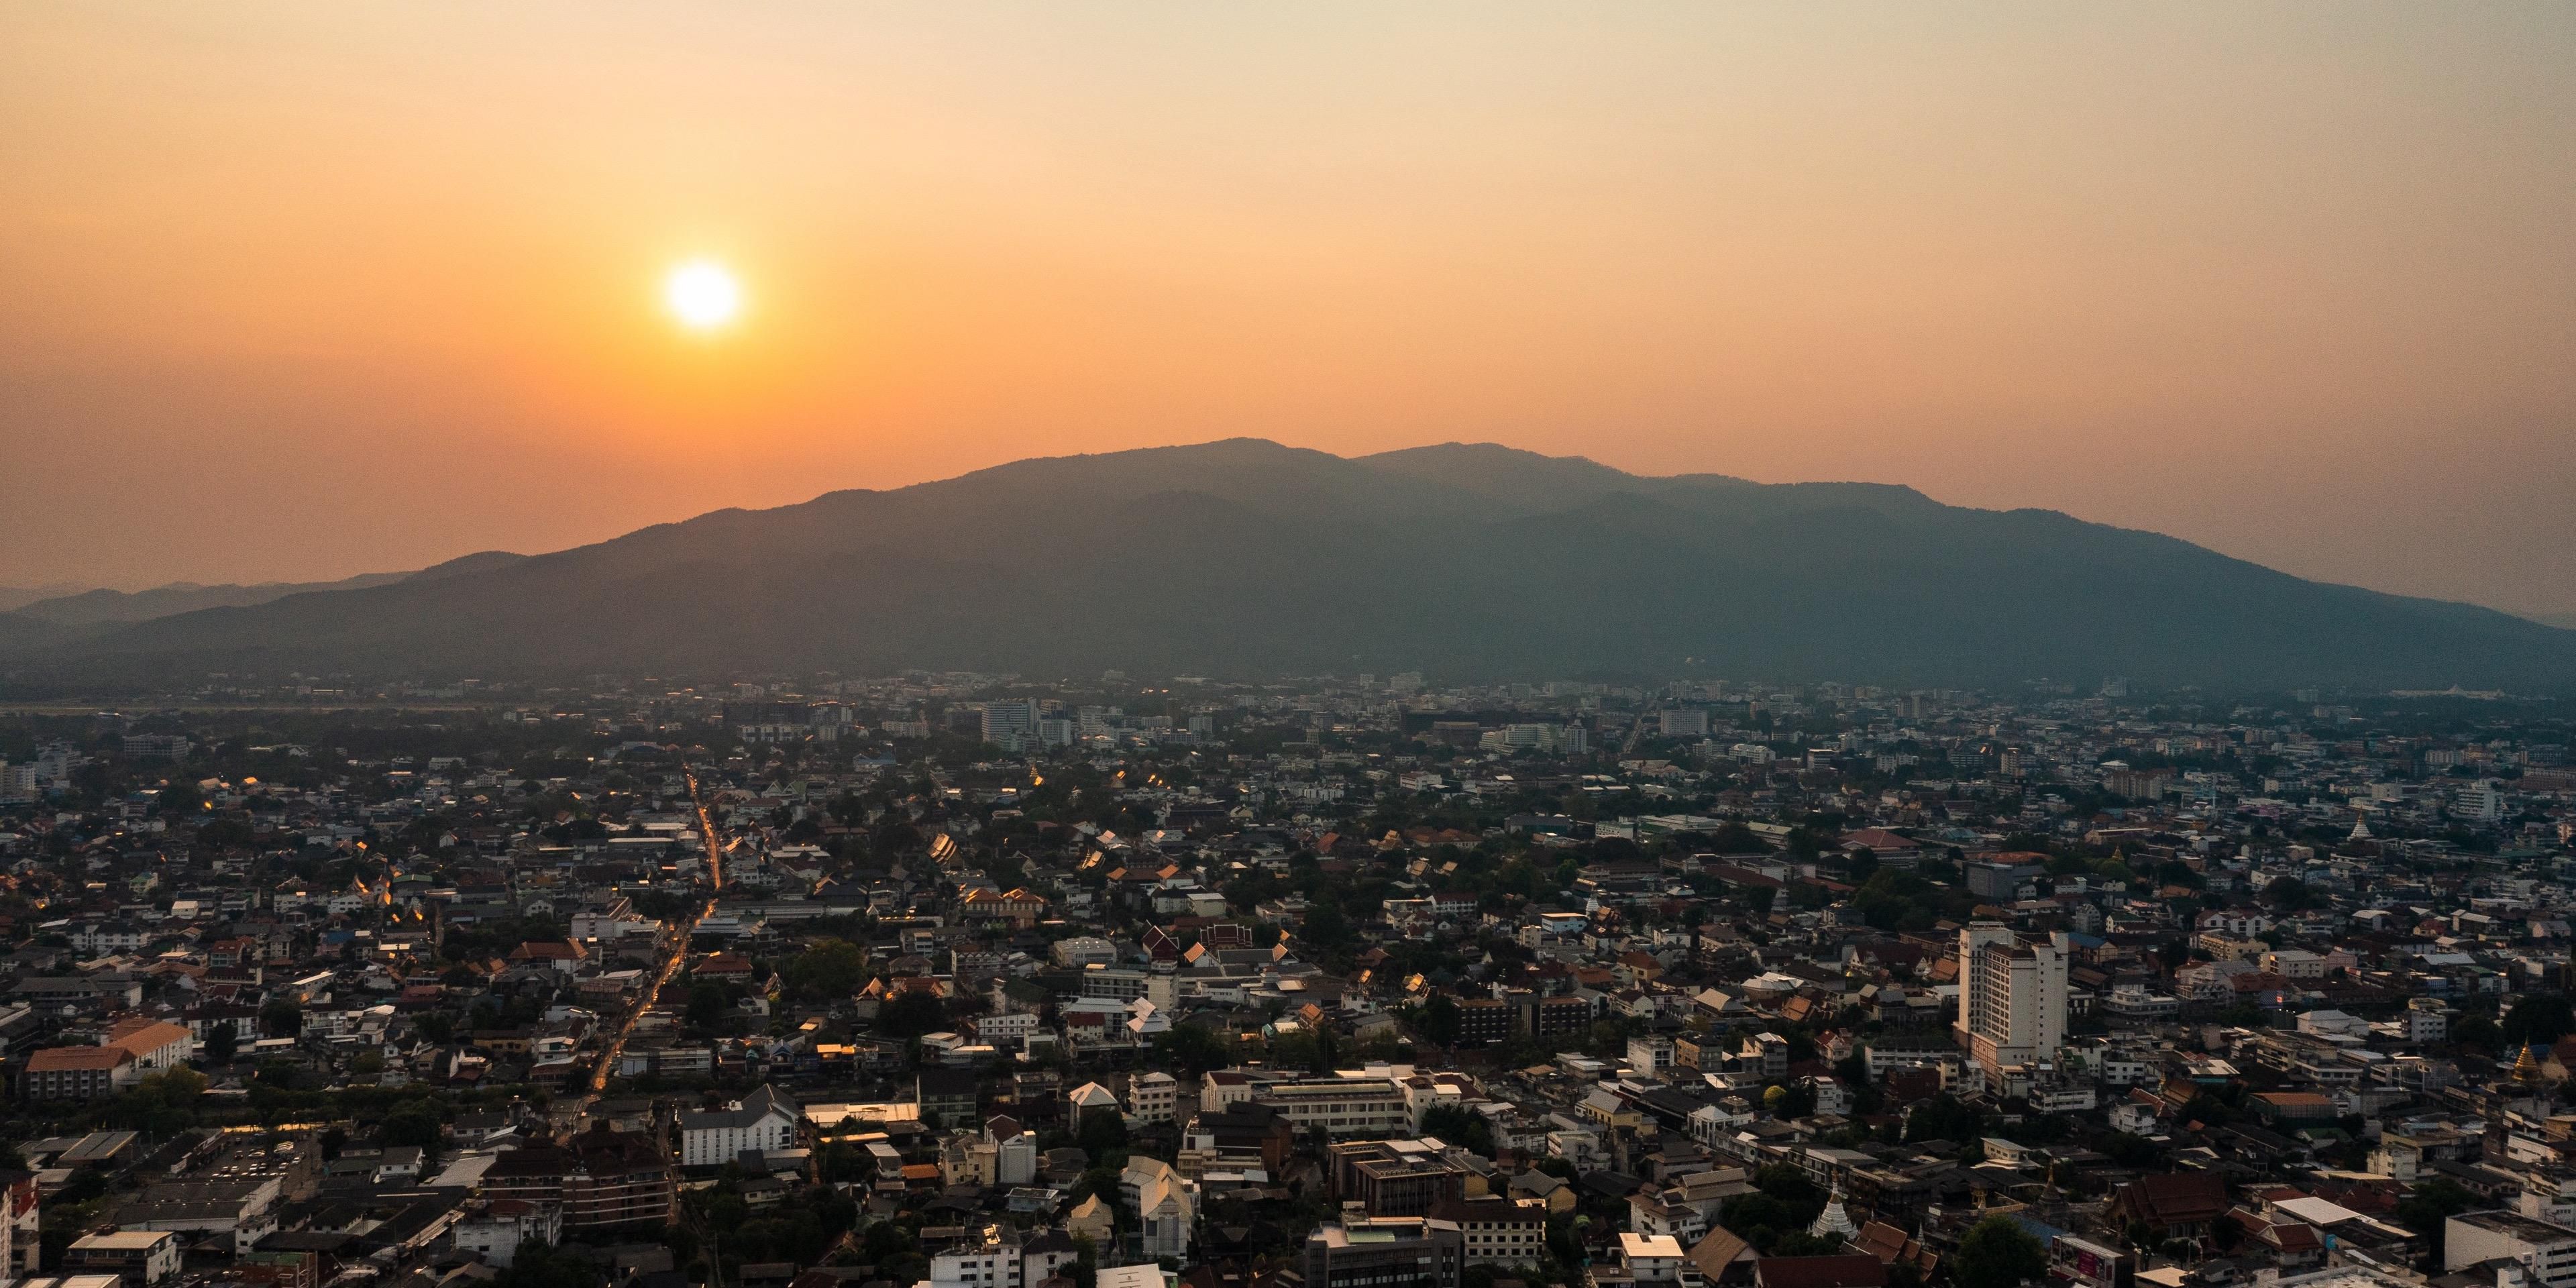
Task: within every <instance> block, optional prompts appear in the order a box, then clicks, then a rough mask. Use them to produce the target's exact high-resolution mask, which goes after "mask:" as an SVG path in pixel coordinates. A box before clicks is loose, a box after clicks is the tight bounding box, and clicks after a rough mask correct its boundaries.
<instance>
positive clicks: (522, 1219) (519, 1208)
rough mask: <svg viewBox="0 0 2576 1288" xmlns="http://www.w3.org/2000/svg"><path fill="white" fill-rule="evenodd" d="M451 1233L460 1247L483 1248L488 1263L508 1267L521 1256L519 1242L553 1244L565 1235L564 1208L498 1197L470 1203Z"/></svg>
mask: <svg viewBox="0 0 2576 1288" xmlns="http://www.w3.org/2000/svg"><path fill="white" fill-rule="evenodd" d="M449 1233H450V1236H451V1237H452V1238H453V1239H454V1240H455V1243H456V1250H457V1251H459V1252H479V1253H481V1254H482V1255H483V1261H484V1264H486V1265H493V1266H502V1267H507V1266H508V1265H509V1264H510V1263H511V1262H512V1261H513V1260H515V1259H516V1258H517V1257H518V1255H519V1245H521V1244H528V1243H532V1244H539V1245H542V1246H544V1247H549V1248H551V1247H553V1246H554V1245H555V1243H556V1242H557V1241H558V1240H560V1239H562V1238H563V1209H562V1208H559V1207H557V1206H555V1205H554V1204H552V1203H529V1202H526V1201H524V1200H521V1199H494V1200H492V1201H490V1202H488V1203H477V1204H474V1205H472V1206H471V1207H468V1208H467V1209H466V1210H465V1215H463V1216H462V1217H459V1218H458V1219H457V1222H456V1224H455V1225H454V1226H453V1227H451V1229H450V1231H449Z"/></svg>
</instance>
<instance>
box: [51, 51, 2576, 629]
mask: <svg viewBox="0 0 2576 1288" xmlns="http://www.w3.org/2000/svg"><path fill="white" fill-rule="evenodd" d="M2571 68H2576V5H2569V4H2566V3H2563V0H2552V2H2551V3H2533V4H2511V3H2505V4H2479V5H2423V4H2403V5H2401V4H2387V5H2370V4H2359V3H2335V4H2313V5H2303V4H2255V5H2246V4H2242V3H2233V2H2231V3H2224V4H2209V5H2187V4H2170V5H2169V4H2157V5H2128V6H2108V5H2066V4H2063V3H2033V4H2029V5H1937V6H1926V5H1916V4H1901V5H1898V4H1891V5H1885V6H1865V5H1814V4H1806V3H1797V4H1781V5H1777V6H1768V7H1765V6H1751V5H1746V6H1738V5H1686V4H1633V5H1617V6H1607V5H1574V4H1561V5H1548V6H1517V5H1497V4H1492V3H1476V4H1460V5H1455V6H1439V5H1430V4H1405V5H1385V4H1378V3H1369V4H1358V3H1354V4H1348V5H1332V4H1303V3H1301V4H1295V5H1275V6H1252V5H1204V4H1195V5H1183V4H1172V5H1136V4H1116V3H1102V4H1081V5H1029V6H1024V7H1022V6H1008V7H1006V6H988V5H975V4H962V5H960V4H944V3H943V4H916V5H852V4H839V3H834V4H820V3H817V4H812V5H792V4H764V5H758V6H720V5H712V4H708V5H690V6H678V5H671V6H664V5H652V4H645V5H636V4H626V3H621V4H616V5H598V4H591V5H573V4H537V5H526V4H517V3H513V4H506V5H504V4H491V5H476V4H460V3H446V2H442V3H436V4H429V3H422V4H390V3H389V4H366V5H351V4H346V3H340V2H336V0H335V2H332V3H314V4H309V5H282V4H262V3H222V4H211V3H210V4H191V3H180V2H177V0H154V2H153V3H150V4H143V5H122V6H118V5H70V4H47V3H26V4H14V5H9V6H6V7H5V8H0V480H5V483H0V585H26V584H37V583H51V582H62V581H70V582H80V583H84V584H112V585H120V586H126V587H139V586H142V585H147V584H153V583H159V582H164V581H170V580H174V579H182V578H184V579H191V580H197V581H255V580H269V579H296V580H303V579H317V578H326V577H338V576H345V575H349V574H352V573H357V572H364V571H379V570H386V569H394V568H404V567H415V566H419V565H423V564H426V563H430V562H434V561H437V560H440V559H444V558H448V557H452V556H455V555H459V554H463V553H467V552H469V551H474V550H480V549H490V548H505V549H513V550H521V551H538V550H546V549H555V548H560V547H563V546H566V545H572V544H577V543H580V542H584V541H591V540H597V539H600V538H603V537H607V536H611V535H614V534H616V533H619V532H622V531H626V530H628V529H631V528H634V527H638V526H641V525H643V524H646V523H652V522H658V521H662V520H668V519H675V518H681V517H685V516H687V515H691V514H695V513H699V512H702V511H705V510H708V509H712V508H716V507H720V506H727V505H747V506H759V505H776V504H781V503H785V502H790V501H797V500H802V499H805V498H807V497H810V496H812V495H814V494H815V493H817V492H821V491H826V490H830V489H833V488H841V487H884V486H893V485H900V484H905V483H912V482H918V481H922V480H925V479H932V478H939V477H944V476H947V475H951V474H956V473H960V472H963V471H965V470H969V469H973V468H977V467H981V466H986V465H992V464H997V463H1000V462H1003V461H1007V460H1012V459H1016V458H1019V457H1023V456H1031V455H1045V454H1057V453H1064V452H1076V451H1102V450H1111V449H1118V448H1127V447H1137V446H1146V445H1154V444H1167V443H1180V442H1194V441H1200V440H1205V439H1210V438H1220V437H1228V436H1233V435H1242V434H1250V435H1260V436H1264V437H1270V438H1276V439H1279V440H1281V441H1283V442H1288V443H1292V444H1298V445H1303V446H1312V447H1318V448H1322V449H1325V450H1328V451H1333V452H1338V453H1343V454H1356V453H1364V452H1371V451H1379V450H1384V449H1388V448H1394V447H1404V446H1412V445H1417V444H1423V443H1434V442H1442V441H1447V440H1453V439H1464V440H1492V441H1497V442H1503V443H1508V444H1511V445H1514V446H1519V447H1526V448H1531V449H1534V450H1538V451H1543V452H1549V453H1555V454H1580V455H1585V456H1590V457H1593V458H1595V459H1597V460H1600V461H1603V462H1605V463H1608V464H1611V465H1615V466H1618V467H1621V468H1623V469H1629V470H1635V471H1639V472H1647V473H1672V472H1680V471H1713V472H1720V473H1727V474H1735V475H1741V476H1744V477H1748V478H1753V479H1759V480H1764V481H1787V480H1801V479H1869V480H1878V481H1886V482H1898V483H1907V484H1911V485H1914V486H1916V487H1918V488H1920V489H1922V490H1923V491H1925V492H1926V493H1929V494H1930V495H1932V496H1934V497H1936V498H1938V499H1940V500H1943V501H1948V502H1953V503H1957V504H1966V505H1977V506H1987V507H1998V508H2003V507H2017V506H2039V507H2048V508H2055V509H2062V510H2066V511H2068V512H2070V513H2073V514H2076V515H2078V516H2081V517H2084V518H2088V519H2094V520H2099V521H2103V522H2109V523H2116V524H2121V525H2124V526H2131V527H2143V528H2153V529H2156V530H2159V531H2164V532H2169V533H2172V534H2174V535H2177V536H2181V537H2184V538H2187V539H2190V540H2193V541H2197V542H2201V543H2203V544H2206V545H2209V546H2212V547H2214V548H2216V549H2219V550H2222V551H2225V552H2227V553H2230V554H2234V555H2239V556H2243V557H2246V558H2250V559H2255V560H2259V561H2261V562H2264V563H2268V564H2272V565H2274V566H2277V567H2280V568H2284V569H2287V570H2289V571H2292V572H2296V573H2299V574H2302V575H2306V576H2313V577H2320V578H2326V579H2330V580H2336V581H2348V582H2355V583H2359V584H2363V585H2367V586H2371V587H2374V588H2377V589H2382V590H2391V591H2399V592H2405V593H2411V594H2425V595H2434V596H2439V597H2442V598H2454V599H2467V600H2472V601H2475V602H2480V603H2486V604H2491V605H2494V606H2496V607H2500V608H2506V609H2509V610H2513V611H2519V612H2528V613H2564V612H2576V74H2571V71H2570V69H2571ZM695 260H705V261H708V262H710V263H712V264H715V265H720V266H722V268H723V269H725V270H726V271H728V272H729V273H730V274H731V276H732V279H733V280H734V281H735V282H737V283H738V285H739V288H740V292H741V299H740V312H739V314H738V315H733V316H731V317H730V320H729V321H725V322H722V323H721V324H718V325H712V326H710V327H709V328H707V329H703V330H700V329H692V328H691V327H688V326H685V325H682V324H681V323H680V321H679V320H678V319H677V318H675V316H674V315H673V313H672V312H671V310H670V309H669V308H667V307H666V301H665V299H664V289H665V284H666V278H667V276H668V275H669V274H670V273H671V272H672V270H673V269H674V268H675V266H678V265H681V264H683V263H685V262H689V261H695ZM1064 503H1065V504H1066V505H1068V506H1075V505H1079V504H1080V503H1081V499H1080V498H1078V497H1067V498H1065V499H1064Z"/></svg>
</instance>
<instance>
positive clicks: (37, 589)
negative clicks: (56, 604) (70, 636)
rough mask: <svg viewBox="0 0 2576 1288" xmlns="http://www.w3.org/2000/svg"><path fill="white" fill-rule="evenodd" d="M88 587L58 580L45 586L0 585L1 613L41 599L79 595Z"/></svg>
mask: <svg viewBox="0 0 2576 1288" xmlns="http://www.w3.org/2000/svg"><path fill="white" fill-rule="evenodd" d="M85 589H88V588H87V587H85V586H82V585H80V584H79V583H77V582H66V581H58V582H54V583H52V584H50V585H44V586H0V613H6V612H11V611H14V610H16V609H19V608H24V607H26V606H27V605H29V604H32V603H35V602H36V601H37V600H40V599H54V598H57V597H59V596H63V595H77V594H79V593H80V592H81V591H83V590H85Z"/></svg>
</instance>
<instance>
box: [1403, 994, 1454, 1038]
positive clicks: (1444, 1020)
mask: <svg viewBox="0 0 2576 1288" xmlns="http://www.w3.org/2000/svg"><path fill="white" fill-rule="evenodd" d="M1462 1023H1463V1021H1462V1020H1461V1019H1460V1017H1459V1014H1458V1004H1457V1003H1456V1002H1454V1001H1451V1000H1450V998H1449V995H1448V994H1446V993H1437V994H1434V995H1433V996H1432V998H1431V1000H1430V1001H1428V1002H1425V1003H1423V1004H1422V1009H1421V1010H1419V1011H1417V1012H1415V1013H1414V1016H1413V1031H1414V1032H1416V1033H1418V1034H1420V1035H1422V1040H1423V1041H1425V1042H1429V1043H1431V1044H1432V1045H1433V1046H1439V1047H1454V1046H1456V1045H1458V1030H1459V1026H1460V1025H1461V1024H1462Z"/></svg>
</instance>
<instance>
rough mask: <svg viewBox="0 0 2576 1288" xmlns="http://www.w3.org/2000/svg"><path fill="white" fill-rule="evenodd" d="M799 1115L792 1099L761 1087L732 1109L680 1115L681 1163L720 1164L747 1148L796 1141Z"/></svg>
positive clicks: (781, 1146) (769, 1148)
mask: <svg viewBox="0 0 2576 1288" xmlns="http://www.w3.org/2000/svg"><path fill="white" fill-rule="evenodd" d="M799 1118H800V1115H799V1114H798V1112H797V1109H796V1105H795V1102H793V1101H791V1100H789V1099H787V1098H786V1097H785V1096H782V1095H780V1094H779V1093H777V1092H775V1091H772V1090H770V1089H769V1088H767V1087H762V1088H760V1089H758V1090H756V1091H754V1092H752V1093H751V1094H750V1095H749V1096H747V1097H744V1098H743V1099H742V1100H739V1101H736V1102H735V1103H734V1105H733V1107H732V1108H730V1109H723V1110H718V1111H716V1112H714V1113H685V1114H682V1115H680V1164H681V1165H682V1166H684V1167H721V1166H723V1165H724V1164H726V1163H730V1162H732V1161H734V1159H736V1158H738V1157H740V1156H741V1154H742V1152H743V1151H744V1150H746V1149H757V1150H760V1151H762V1152H764V1153H766V1152H770V1151H774V1150H782V1149H787V1148H790V1147H792V1146H794V1145H795V1143H796V1129H797V1125H798V1120H799Z"/></svg>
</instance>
